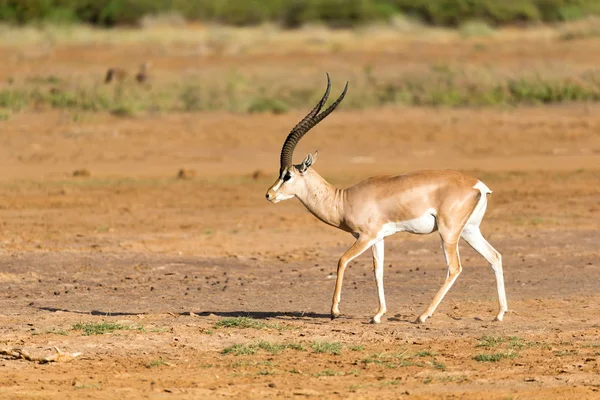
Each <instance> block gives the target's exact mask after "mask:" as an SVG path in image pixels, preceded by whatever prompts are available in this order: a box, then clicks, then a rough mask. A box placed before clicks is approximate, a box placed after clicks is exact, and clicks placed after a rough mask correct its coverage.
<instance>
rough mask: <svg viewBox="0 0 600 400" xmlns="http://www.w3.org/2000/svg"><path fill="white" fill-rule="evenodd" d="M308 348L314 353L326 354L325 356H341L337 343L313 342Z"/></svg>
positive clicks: (340, 349)
mask: <svg viewBox="0 0 600 400" xmlns="http://www.w3.org/2000/svg"><path fill="white" fill-rule="evenodd" d="M310 347H311V348H312V349H313V351H314V352H315V353H326V354H335V355H340V354H342V345H341V343H338V342H322V341H316V342H313V343H312V344H311V345H310Z"/></svg>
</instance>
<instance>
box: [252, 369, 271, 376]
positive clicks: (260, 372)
mask: <svg viewBox="0 0 600 400" xmlns="http://www.w3.org/2000/svg"><path fill="white" fill-rule="evenodd" d="M256 375H259V376H266V375H275V371H270V370H267V369H265V370H262V371H258V372H257V373H256Z"/></svg>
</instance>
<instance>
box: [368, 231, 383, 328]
mask: <svg viewBox="0 0 600 400" xmlns="http://www.w3.org/2000/svg"><path fill="white" fill-rule="evenodd" d="M371 250H372V251H373V273H374V274H375V282H376V283H377V295H378V297H379V310H378V311H377V314H375V316H374V317H373V323H375V324H379V323H380V322H381V316H382V315H383V314H385V313H386V311H387V307H386V306H385V294H384V292H383V269H384V268H383V256H384V246H383V240H380V241H379V242H377V243H375V244H374V245H373V246H372V247H371Z"/></svg>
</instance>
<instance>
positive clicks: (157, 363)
mask: <svg viewBox="0 0 600 400" xmlns="http://www.w3.org/2000/svg"><path fill="white" fill-rule="evenodd" d="M163 365H168V363H167V362H166V361H164V360H162V359H158V360H152V361H150V362H149V363H148V364H146V368H155V367H161V366H163Z"/></svg>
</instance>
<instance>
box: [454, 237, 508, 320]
mask: <svg viewBox="0 0 600 400" xmlns="http://www.w3.org/2000/svg"><path fill="white" fill-rule="evenodd" d="M462 237H463V239H465V240H466V241H467V243H469V245H471V247H473V249H474V250H475V251H477V252H478V253H479V254H481V256H482V257H483V258H485V259H486V261H487V262H489V263H490V265H491V267H492V270H494V276H495V277H496V288H497V290H498V314H497V315H496V320H497V321H502V318H504V313H505V312H506V311H507V310H508V303H507V301H506V291H505V289H504V273H503V271H502V256H501V255H500V253H498V251H496V249H494V248H493V247H492V245H491V244H489V243H488V241H487V240H485V238H484V237H483V235H482V234H481V231H480V230H479V227H467V228H465V229H464V230H463V233H462Z"/></svg>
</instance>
